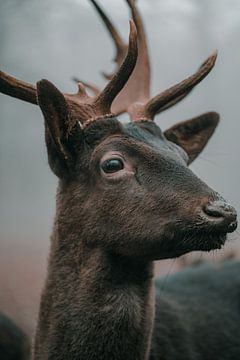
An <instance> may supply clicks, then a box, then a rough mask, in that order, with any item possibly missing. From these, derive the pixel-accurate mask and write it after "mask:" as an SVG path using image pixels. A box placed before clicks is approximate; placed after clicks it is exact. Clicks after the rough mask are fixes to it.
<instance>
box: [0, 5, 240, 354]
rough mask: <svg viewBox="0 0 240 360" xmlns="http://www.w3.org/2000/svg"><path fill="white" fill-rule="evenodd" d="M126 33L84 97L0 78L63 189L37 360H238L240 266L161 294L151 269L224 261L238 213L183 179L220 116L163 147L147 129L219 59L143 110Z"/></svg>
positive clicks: (133, 44) (143, 94) (143, 63)
mask: <svg viewBox="0 0 240 360" xmlns="http://www.w3.org/2000/svg"><path fill="white" fill-rule="evenodd" d="M128 3H129V4H130V5H131V6H133V5H134V2H132V1H128ZM133 9H135V7H133ZM134 20H135V22H136V25H137V28H138V38H137V31H136V28H135V25H134V23H133V22H131V30H130V37H129V46H128V50H127V54H126V56H125V58H124V60H123V62H122V65H121V66H119V68H118V69H117V71H116V73H115V74H114V75H113V76H108V77H109V82H108V84H107V85H106V87H105V88H104V89H103V90H102V91H95V96H93V97H90V96H89V95H88V94H87V93H86V91H85V87H84V85H83V84H79V91H78V93H77V94H74V95H71V94H65V93H62V92H60V91H59V90H58V89H57V88H56V87H55V86H54V85H53V84H52V83H50V82H49V81H48V80H41V81H40V82H38V83H37V86H36V87H35V86H33V85H30V84H27V83H25V82H22V81H19V80H17V79H15V78H13V77H11V76H9V75H7V74H5V73H1V76H0V91H1V92H3V93H5V94H8V95H10V96H13V97H17V98H20V99H22V100H25V101H28V102H31V103H34V104H38V105H39V106H40V108H41V110H42V113H43V116H44V119H45V130H46V132H45V135H46V145H47V151H48V159H49V164H50V167H51V169H52V171H53V172H54V173H55V174H56V175H57V176H58V178H59V186H58V191H57V210H56V218H55V223H54V229H53V234H52V239H51V251H50V257H49V264H48V274H47V279H46V284H45V287H44V290H43V293H42V298H41V304H40V310H39V319H38V327H37V331H36V336H35V344H34V355H33V358H34V359H70V360H72V359H88V360H93V359H99V360H100V359H116V360H120V359H121V360H130V359H131V360H133V359H134V360H136V359H185V360H186V359H204V360H205V359H214V358H217V359H229V360H230V359H231V360H234V359H236V360H237V359H239V355H240V343H239V336H240V327H239V323H240V322H239V320H240V314H239V296H238V295H239V291H238V290H236V289H239V286H238V285H239V282H240V271H239V270H240V265H239V264H229V265H226V266H225V267H224V268H219V269H217V270H213V269H201V270H200V271H196V270H193V271H192V272H190V273H189V274H180V275H177V276H176V278H175V279H174V278H173V279H172V280H169V283H168V285H167V286H165V289H164V292H162V291H161V289H162V288H163V285H162V284H161V282H159V283H157V284H156V285H157V286H155V284H154V279H153V261H154V260H159V259H164V258H173V257H177V256H179V255H181V254H184V253H187V252H189V251H193V250H203V251H209V250H211V249H219V248H221V247H222V246H223V245H224V243H225V241H226V235H227V233H229V232H232V231H234V230H235V229H236V226H237V216H236V212H235V210H234V208H232V207H231V206H230V205H229V204H227V203H226V201H225V200H224V199H223V198H222V197H220V195H219V194H217V193H216V192H215V191H213V190H212V189H210V188H209V187H208V186H207V185H206V184H205V183H204V182H202V181H201V180H200V179H199V178H197V177H196V176H195V175H194V174H193V173H192V171H191V170H190V169H189V168H188V167H187V165H188V164H190V163H191V162H192V161H193V160H194V159H195V158H196V157H197V155H198V154H199V153H200V152H201V151H202V149H203V148H204V146H205V145H206V143H207V141H208V139H209V138H210V137H211V135H212V134H213V132H214V130H215V128H216V126H217V124H218V115H217V114H216V113H213V112H210V113H206V114H203V115H200V116H198V117H196V118H194V119H191V120H187V121H184V122H182V123H179V124H177V125H175V126H173V127H172V128H170V129H168V130H167V131H165V132H164V133H163V132H162V131H161V130H160V128H159V127H158V126H157V125H156V124H155V123H154V122H153V118H154V116H155V115H156V114H157V113H158V112H160V111H161V110H164V109H166V108H168V107H169V106H171V105H173V104H176V103H177V102H178V101H179V100H180V99H182V98H183V97H184V96H186V95H187V94H188V93H189V91H190V90H192V89H193V87H194V86H195V85H196V84H197V83H199V82H200V81H201V80H202V79H203V78H204V77H205V76H206V75H207V74H208V73H209V72H210V71H211V69H212V67H213V66H214V63H215V59H216V54H213V55H211V56H210V57H209V58H208V59H207V60H206V61H205V62H204V64H203V65H202V66H201V67H200V69H199V70H198V71H197V72H196V73H195V74H194V75H192V76H190V77H189V78H187V79H186V80H184V81H182V82H181V83H179V84H177V85H175V86H173V87H171V88H170V89H168V90H166V91H164V92H163V93H161V94H159V95H157V96H155V97H154V98H152V99H150V96H149V76H148V66H147V59H148V58H147V52H146V51H145V50H146V49H145V50H144V43H145V42H144V38H143V36H142V32H141V27H140V25H139V22H138V21H137V18H136V16H135V18H134ZM137 42H139V56H138V46H137ZM145 69H146V71H145ZM130 76H131V78H130ZM129 78H130V79H129ZM128 79H129V80H128ZM134 79H135V80H134ZM135 81H137V84H138V91H137V90H136V93H135V92H134V91H133V89H134V88H133V86H135V89H136V85H134V83H135ZM125 85H126V86H125ZM124 101H125V105H124V109H125V110H127V111H128V113H129V114H130V118H131V120H132V122H130V123H128V124H124V125H123V124H121V123H120V122H119V121H118V120H117V118H116V117H115V115H114V113H113V110H112V109H113V108H115V109H116V110H115V111H116V112H117V113H120V112H121V110H120V109H121V108H122V109H123V104H124ZM117 107H118V108H119V110H117ZM223 284H224V286H223ZM237 286H238V287H237ZM155 292H156V294H155ZM226 293H227V296H225V295H226ZM215 310H217V311H215ZM226 344H227V345H226ZM226 346H227V347H226Z"/></svg>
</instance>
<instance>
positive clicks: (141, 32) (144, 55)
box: [126, 0, 151, 98]
mask: <svg viewBox="0 0 240 360" xmlns="http://www.w3.org/2000/svg"><path fill="white" fill-rule="evenodd" d="M126 2H127V4H128V6H129V7H130V9H131V13H132V17H133V20H134V22H135V25H136V28H137V32H138V40H139V44H138V46H139V56H138V61H137V65H136V72H137V71H138V72H139V74H140V75H141V76H139V78H138V79H137V80H138V81H136V86H137V87H138V89H139V94H138V97H139V98H149V96H150V76H151V74H150V73H151V69H150V60H149V55H148V46H147V39H146V33H145V29H144V25H143V21H142V18H141V15H140V13H139V11H138V9H137V7H136V5H135V2H136V1H135V0H126Z"/></svg>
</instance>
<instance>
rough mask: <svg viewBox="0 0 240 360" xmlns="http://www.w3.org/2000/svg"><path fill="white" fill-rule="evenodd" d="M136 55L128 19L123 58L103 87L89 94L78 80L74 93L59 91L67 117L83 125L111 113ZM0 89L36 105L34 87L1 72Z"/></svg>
mask: <svg viewBox="0 0 240 360" xmlns="http://www.w3.org/2000/svg"><path fill="white" fill-rule="evenodd" d="M137 57H138V47H137V30H136V27H135V25H134V22H133V21H132V20H131V21H130V35H129V46H128V51H127V54H126V57H125V59H124V61H123V63H122V64H121V66H120V67H119V69H118V71H117V72H116V73H115V74H114V76H112V78H111V80H110V81H109V82H108V84H107V85H106V86H105V88H104V89H103V90H102V91H101V92H97V93H96V95H95V96H93V97H90V96H89V95H87V93H86V91H85V87H84V85H83V84H82V83H79V86H78V92H77V94H66V93H63V94H62V95H63V96H64V98H65V100H66V103H67V105H68V107H69V110H70V113H71V117H74V118H77V119H78V120H79V121H80V122H81V124H82V125H85V124H87V123H89V122H91V121H93V120H96V119H99V118H102V117H109V116H113V115H112V113H111V105H112V102H113V100H114V99H115V97H116V96H117V95H118V93H119V92H120V91H121V90H122V88H123V87H124V85H125V84H126V82H127V81H128V79H129V77H130V75H131V74H132V72H133V69H134V67H135V65H136V61H137ZM44 82H46V83H49V82H48V81H47V80H42V81H41V86H44ZM0 92H2V93H3V94H6V95H9V96H12V97H15V98H18V99H21V100H24V101H27V102H29V103H32V104H36V105H37V104H38V100H37V88H36V86H34V85H32V84H29V83H26V82H24V81H21V80H18V79H16V78H14V77H12V76H10V75H8V74H6V73H4V72H2V71H0Z"/></svg>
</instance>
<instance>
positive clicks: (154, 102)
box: [136, 51, 217, 120]
mask: <svg viewBox="0 0 240 360" xmlns="http://www.w3.org/2000/svg"><path fill="white" fill-rule="evenodd" d="M216 58H217V51H215V52H214V53H213V54H212V55H210V56H209V57H208V58H207V59H206V61H205V62H204V63H203V64H202V66H201V67H200V68H199V70H198V71H197V72H196V73H195V74H193V75H192V76H190V77H188V78H187V79H185V80H183V81H181V82H180V83H178V84H176V85H174V86H172V87H170V88H169V89H167V90H165V91H163V92H162V93H160V94H159V95H157V96H155V97H153V98H152V99H151V100H150V101H148V102H147V104H146V105H145V106H144V108H143V110H144V111H143V113H142V114H139V115H140V116H141V119H146V120H153V118H154V116H155V115H156V114H157V113H159V112H161V111H163V110H165V109H167V108H168V107H170V106H172V105H175V104H176V102H178V101H180V100H182V99H183V97H185V96H186V95H187V94H188V93H189V92H190V91H191V90H192V89H193V88H194V87H195V86H196V85H197V84H199V83H200V82H201V81H202V80H203V79H204V78H205V77H206V76H207V75H208V74H209V72H210V71H211V70H212V68H213V67H214V65H215V61H216ZM136 120H140V119H139V118H138V119H136Z"/></svg>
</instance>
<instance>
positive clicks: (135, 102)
mask: <svg viewBox="0 0 240 360" xmlns="http://www.w3.org/2000/svg"><path fill="white" fill-rule="evenodd" d="M90 1H91V3H92V4H93V6H94V7H95V9H96V10H97V12H98V14H99V15H100V17H101V18H102V20H103V22H104V24H105V26H106V27H107V29H108V31H109V33H110V35H111V37H112V39H113V41H114V44H115V47H116V56H115V62H116V63H117V68H118V66H119V63H120V61H121V59H122V56H123V54H124V51H126V45H125V43H124V42H123V40H122V39H121V36H120V35H119V34H118V32H117V30H116V28H115V27H114V25H113V23H112V22H111V21H110V19H109V18H108V17H107V15H106V14H105V13H104V12H103V10H102V9H101V8H100V6H99V5H98V4H97V2H96V1H95V0H90ZM126 2H127V4H128V6H129V8H130V10H131V13H132V17H133V19H134V22H135V24H136V27H137V32H138V43H139V56H138V60H137V64H136V67H135V69H134V71H133V74H132V76H131V78H130V79H129V81H128V83H127V85H126V86H125V87H124V90H123V91H121V92H120V93H119V95H118V96H117V97H116V99H115V100H114V102H113V104H112V111H113V112H114V113H115V114H121V113H123V112H128V113H129V115H130V118H131V120H132V121H140V120H153V119H154V116H155V115H156V114H158V113H160V112H161V111H164V110H166V109H168V108H170V107H171V106H173V105H175V104H177V103H178V102H179V101H181V100H182V99H184V98H185V97H186V96H187V95H188V94H189V93H190V92H191V90H192V89H193V88H194V87H195V86H196V85H197V84H198V83H199V82H200V81H201V80H203V79H204V78H205V76H207V74H208V73H209V72H210V71H211V69H212V68H213V66H214V64H215V60H216V57H217V53H216V52H215V53H214V54H212V55H211V56H210V57H209V58H208V59H207V60H206V61H205V62H204V63H203V64H202V66H201V67H200V68H199V70H198V71H197V72H196V73H194V74H193V75H192V76H190V77H189V78H187V79H185V80H183V81H181V82H180V83H178V84H177V85H174V86H172V87H170V88H169V89H167V90H165V91H163V92H162V93H160V94H158V95H156V96H155V97H153V98H152V99H151V98H150V75H151V69H150V61H149V55H148V48H147V41H146V35H145V30H144V25H143V21H142V19H141V16H140V14H139V11H138V9H137V7H136V5H135V0H126ZM111 76H112V75H107V76H105V77H107V78H111ZM86 86H87V87H88V88H89V89H90V90H92V91H93V90H94V88H95V89H96V87H95V86H94V88H93V85H92V84H88V83H86Z"/></svg>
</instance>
